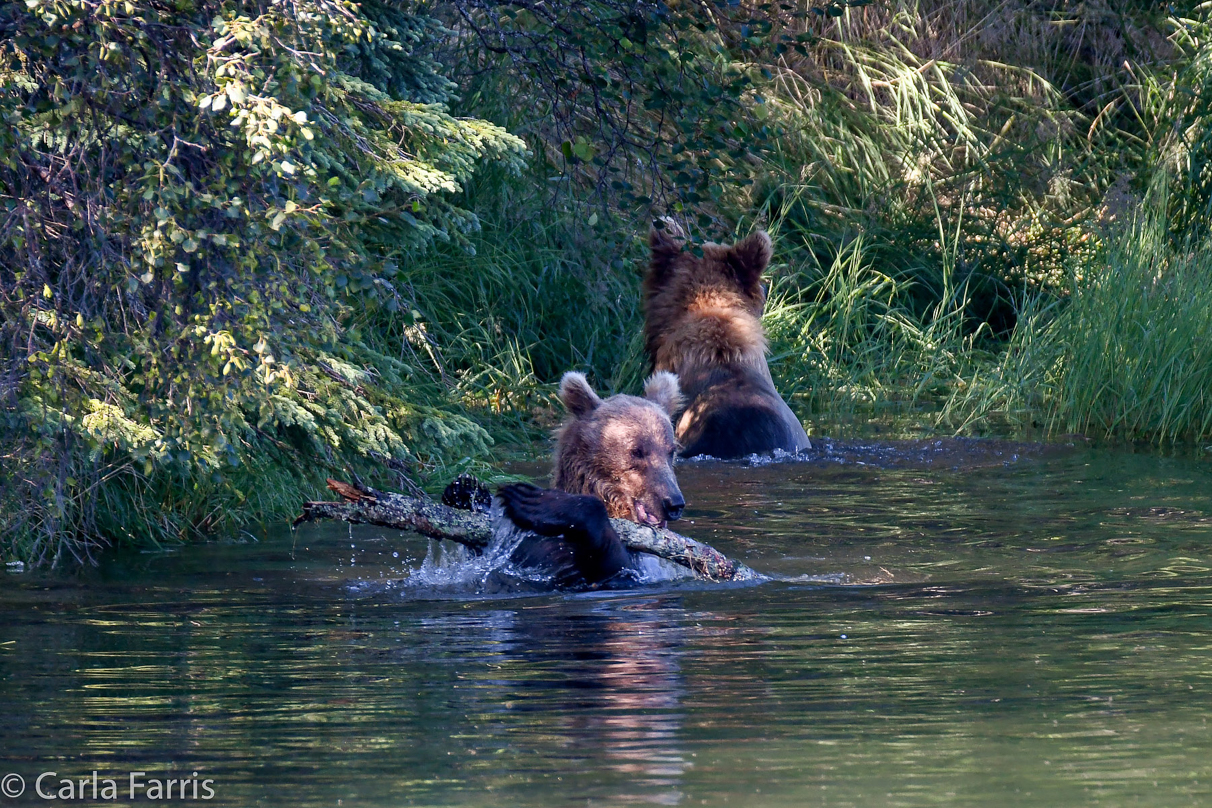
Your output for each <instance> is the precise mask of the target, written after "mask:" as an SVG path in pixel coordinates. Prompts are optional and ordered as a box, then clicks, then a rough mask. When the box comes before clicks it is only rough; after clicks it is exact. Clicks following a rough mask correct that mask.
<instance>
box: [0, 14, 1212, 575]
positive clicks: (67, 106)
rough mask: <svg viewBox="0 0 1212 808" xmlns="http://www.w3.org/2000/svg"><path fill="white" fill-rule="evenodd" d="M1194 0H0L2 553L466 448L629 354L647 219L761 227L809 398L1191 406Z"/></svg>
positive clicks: (979, 418) (1027, 420)
mask: <svg viewBox="0 0 1212 808" xmlns="http://www.w3.org/2000/svg"><path fill="white" fill-rule="evenodd" d="M1206 13H1207V9H1206V8H1205V7H1204V6H1186V7H1177V6H1173V5H1172V6H1164V7H1163V6H1160V5H1153V4H1142V3H1137V2H1128V0H1119V1H1118V2H1113V1H1112V0H1098V1H1097V2H1085V3H1080V4H1078V3H1069V2H1064V1H1063V0H1055V1H1054V2H1053V1H1050V2H1038V1H1028V0H1015V1H1014V2H1007V1H1006V0H918V1H917V2H914V1H913V0H888V2H880V3H877V2H870V3H869V2H866V1H865V0H858V2H854V0H847V2H834V1H833V0H830V1H829V2H817V3H804V2H802V1H801V2H798V3H792V2H787V3H749V2H746V3H714V2H710V1H708V2H695V3H681V2H676V3H675V2H669V3H649V2H634V1H632V0H627V1H625V0H592V2H556V3H543V4H528V3H514V2H511V3H500V2H495V0H454V2H449V3H441V4H433V5H425V4H416V3H411V2H389V0H367V1H366V2H363V3H360V4H354V3H350V2H342V1H341V0H296V2H294V3H291V4H285V3H279V2H276V1H275V0H262V1H261V2H249V3H244V2H218V0H181V2H175V3H164V2H161V1H160V0H124V2H113V1H112V0H27V2H25V3H21V4H11V3H10V4H5V5H4V6H3V8H0V53H2V54H3V60H2V61H0V115H2V117H3V124H2V125H0V203H2V205H3V210H0V345H2V346H3V347H2V349H0V350H2V352H3V353H2V362H3V364H2V366H0V408H2V409H0V431H2V440H0V469H2V470H0V536H2V538H0V555H3V557H4V558H5V559H21V560H25V561H28V562H33V563H36V564H37V563H43V564H45V563H54V562H59V561H67V560H71V559H80V560H84V559H88V558H90V557H92V554H93V553H94V552H95V551H96V549H97V548H98V547H100V546H102V545H104V544H106V543H130V544H154V543H163V542H172V541H178V540H180V539H182V538H189V537H192V536H197V535H203V534H207V533H212V532H216V531H229V532H230V531H233V530H236V529H239V528H241V527H242V526H248V525H253V524H257V523H260V522H263V521H265V520H276V519H281V518H285V517H286V516H288V515H292V514H293V513H294V512H296V511H297V508H298V506H299V503H300V502H302V501H303V500H305V499H309V498H315V497H317V496H319V495H320V493H321V492H322V484H323V479H324V477H326V476H330V475H331V476H343V475H344V474H345V473H346V472H349V471H352V472H353V473H354V474H358V475H362V476H364V477H366V478H367V480H368V482H371V483H372V484H373V483H376V482H377V483H378V484H379V485H381V486H383V487H385V488H396V489H406V490H412V487H414V486H421V487H423V488H428V489H430V490H433V489H434V488H435V487H440V486H441V484H443V483H444V482H445V481H447V480H448V479H449V478H450V477H452V476H453V475H454V474H455V473H457V472H458V471H460V470H464V469H467V468H473V469H478V470H480V471H485V470H487V469H489V467H490V465H491V463H492V462H493V459H494V457H497V456H499V454H498V452H499V447H500V446H501V445H502V444H512V443H519V442H523V441H526V440H530V439H533V438H534V437H536V436H538V435H540V434H542V430H543V429H545V428H547V427H548V426H550V424H551V423H552V421H553V419H554V418H555V417H556V415H555V410H554V408H553V406H552V400H551V397H550V393H551V389H552V388H551V384H552V383H553V382H555V381H556V380H558V378H559V376H560V374H561V373H562V372H563V371H565V370H568V369H571V368H578V369H582V370H586V371H588V372H589V373H590V374H591V375H592V376H593V377H595V382H596V383H598V384H599V385H601V386H602V387H604V388H606V389H607V390H615V391H618V390H634V389H637V388H638V384H639V381H640V379H641V378H642V376H643V374H644V371H645V363H644V360H643V357H642V355H641V342H640V340H639V334H640V327H641V323H642V310H641V300H640V297H639V278H640V273H641V271H642V266H643V261H644V257H645V250H644V235H645V234H646V231H647V229H648V226H649V222H650V221H651V219H652V218H653V217H654V216H658V215H673V216H675V217H678V218H679V219H680V220H682V222H683V223H684V225H685V226H686V228H687V229H688V230H689V231H690V232H691V233H692V234H693V236H694V238H696V239H699V240H712V239H720V240H723V239H730V238H732V237H734V236H735V235H736V234H743V233H744V232H746V231H748V230H749V229H751V228H752V227H755V226H762V227H765V228H767V229H768V230H770V231H771V233H772V235H774V237H775V242H776V251H777V252H776V262H775V266H774V268H773V277H772V284H771V299H770V305H769V307H768V313H767V317H766V324H767V329H768V332H769V335H770V338H771V357H772V358H771V368H772V371H773V372H774V373H775V375H776V377H777V381H778V384H779V386H780V389H781V390H783V391H784V393H785V395H786V396H787V397H788V398H789V401H790V403H791V404H792V406H793V408H794V409H796V411H797V412H798V414H799V415H800V416H801V417H802V418H803V419H804V420H805V422H806V423H808V424H809V425H811V426H813V427H814V429H815V431H816V432H817V433H820V432H821V431H822V430H825V431H833V430H836V429H838V428H839V426H838V425H839V424H843V423H846V424H852V425H853V424H862V423H867V422H871V421H881V422H884V421H887V422H890V423H895V424H897V425H898V426H897V428H898V429H902V430H905V429H910V430H914V431H915V432H917V433H921V432H923V431H924V432H946V433H951V432H964V433H971V434H982V433H1013V432H1016V431H1020V430H1024V429H1033V430H1036V431H1037V432H1044V433H1051V434H1061V433H1070V432H1082V433H1085V434H1089V435H1092V436H1098V437H1104V436H1107V437H1112V438H1116V439H1125V440H1144V441H1152V442H1158V443H1165V442H1179V443H1182V442H1192V441H1204V440H1206V439H1208V438H1209V437H1212V347H1209V346H1212V333H1210V332H1212V282H1210V281H1209V278H1210V277H1212V275H1210V270H1212V255H1210V254H1209V247H1208V232H1207V227H1208V220H1209V207H1210V206H1212V181H1210V180H1209V176H1210V174H1209V171H1210V170H1212V169H1210V168H1209V166H1210V165H1212V161H1210V160H1209V155H1210V154H1212V133H1210V131H1209V126H1208V111H1209V110H1208V108H1207V107H1208V104H1209V101H1208V99H1209V98H1212V87H1210V86H1209V83H1210V82H1212V68H1210V67H1209V65H1212V48H1210V47H1209V43H1208V40H1207V36H1208V33H1209V29H1208V26H1207V23H1206V19H1205V18H1206ZM494 445H495V446H496V447H498V448H496V449H494Z"/></svg>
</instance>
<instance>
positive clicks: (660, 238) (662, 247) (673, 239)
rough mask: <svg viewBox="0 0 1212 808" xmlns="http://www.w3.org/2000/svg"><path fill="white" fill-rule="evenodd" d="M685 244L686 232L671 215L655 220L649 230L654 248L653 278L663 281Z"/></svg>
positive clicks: (649, 239)
mask: <svg viewBox="0 0 1212 808" xmlns="http://www.w3.org/2000/svg"><path fill="white" fill-rule="evenodd" d="M685 245H686V233H685V232H684V231H683V230H682V228H681V226H679V225H678V223H677V222H675V221H674V220H673V219H670V218H669V217H665V218H663V219H657V220H656V221H654V222H653V223H652V229H651V230H650V231H648V246H649V247H651V248H652V264H651V269H650V270H649V276H650V277H651V278H652V279H653V280H657V281H663V280H664V279H665V278H666V277H667V276H668V275H669V271H670V270H671V269H673V265H674V263H675V262H676V261H677V260H678V256H679V255H681V254H682V248H683V247H684V246H685Z"/></svg>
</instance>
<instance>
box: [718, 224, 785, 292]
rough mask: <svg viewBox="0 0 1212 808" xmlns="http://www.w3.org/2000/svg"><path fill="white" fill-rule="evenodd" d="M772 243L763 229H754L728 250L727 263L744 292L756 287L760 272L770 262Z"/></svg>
mask: <svg viewBox="0 0 1212 808" xmlns="http://www.w3.org/2000/svg"><path fill="white" fill-rule="evenodd" d="M773 253H774V245H773V244H771V243H770V236H768V235H766V231H765V230H756V231H754V232H753V234H752V235H750V236H748V237H747V238H744V239H742V240H741V241H738V242H737V243H736V244H733V245H732V247H731V249H729V250H728V265H729V266H730V267H731V268H732V271H733V273H735V274H736V279H737V283H739V284H740V286H741V288H742V289H744V290H745V291H746V292H751V291H753V290H755V289H756V288H757V287H758V284H759V283H760V281H761V277H762V273H763V272H765V271H766V267H767V266H768V265H769V264H770V256H771V255H773Z"/></svg>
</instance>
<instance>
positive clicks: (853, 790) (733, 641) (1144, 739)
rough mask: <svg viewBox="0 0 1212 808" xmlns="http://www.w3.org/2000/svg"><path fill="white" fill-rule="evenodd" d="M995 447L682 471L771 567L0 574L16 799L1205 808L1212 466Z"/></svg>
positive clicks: (274, 546)
mask: <svg viewBox="0 0 1212 808" xmlns="http://www.w3.org/2000/svg"><path fill="white" fill-rule="evenodd" d="M974 446H975V447H976V448H975V449H973V447H974ZM982 446H984V445H972V446H969V447H968V449H971V450H972V451H966V452H964V451H961V452H959V453H958V455H956V456H952V453H949V452H950V450H947V451H942V452H941V454H936V455H931V454H930V453H929V452H918V453H917V454H916V455H915V454H914V453H913V452H908V451H902V450H900V449H897V450H894V451H889V452H886V453H885V456H883V457H881V456H879V454H878V453H870V452H869V453H868V454H866V455H864V454H863V452H861V451H855V452H851V453H850V454H847V453H846V451H840V452H839V453H838V455H837V457H838V458H840V462H824V463H816V464H775V465H767V466H761V467H747V466H744V465H720V464H695V463H690V464H683V465H681V466H679V469H678V474H679V479H680V481H681V484H682V489H683V491H684V492H685V494H686V497H687V500H688V501H689V506H688V508H687V518H686V519H684V520H683V521H682V522H680V523H679V527H680V529H681V530H682V531H683V532H685V533H687V534H689V535H693V536H695V537H698V538H701V539H704V540H706V541H708V542H710V543H712V544H714V545H715V546H717V547H718V548H720V549H721V550H723V551H725V552H727V553H729V554H731V555H734V556H736V557H738V558H740V559H742V560H744V561H745V562H746V563H747V564H749V565H751V566H753V567H754V568H756V569H758V570H760V571H762V572H766V573H769V574H771V575H774V576H777V578H778V580H775V581H772V582H769V583H764V584H760V585H754V586H722V585H706V584H701V583H696V582H681V583H678V582H674V583H666V584H661V585H658V586H653V587H648V588H644V589H640V590H636V591H630V592H609V593H582V594H574V595H564V594H534V593H525V592H521V591H511V590H510V589H509V588H508V587H497V588H495V589H491V588H490V589H488V590H480V589H477V585H476V583H475V582H474V580H471V579H470V578H468V577H467V576H463V577H460V575H459V570H460V569H462V567H461V566H460V564H459V563H453V564H452V563H446V564H445V565H444V564H443V563H442V558H441V554H438V555H437V556H435V557H432V558H431V559H430V561H429V564H428V566H427V567H426V568H425V573H424V574H423V575H421V576H419V577H420V578H421V579H423V582H418V581H417V580H414V581H413V582H412V583H411V584H410V583H407V582H404V583H399V582H397V583H392V584H389V583H387V582H388V581H390V580H392V579H396V578H399V577H400V576H402V575H403V574H404V573H405V571H406V570H407V569H408V568H409V567H410V566H411V567H416V566H417V565H419V564H420V563H421V561H422V559H423V558H424V556H425V555H426V552H427V550H428V548H427V546H426V544H425V543H424V542H421V541H420V540H418V539H417V538H415V537H402V536H400V535H398V534H389V533H387V532H385V531H382V530H378V529H354V530H352V531H351V530H349V529H347V528H346V527H345V526H343V525H342V526H335V525H322V526H310V527H307V528H304V529H302V530H300V532H299V533H297V534H295V535H293V536H292V535H291V534H290V533H289V532H287V531H285V530H283V531H282V532H281V533H279V534H277V535H273V536H271V537H269V538H268V539H266V540H263V541H262V542H260V543H255V544H212V545H207V546H198V547H190V548H185V549H181V550H179V551H177V552H173V553H165V554H156V555H150V554H124V555H114V556H111V557H109V558H107V559H106V561H105V563H104V565H103V566H102V568H101V569H99V570H95V571H86V572H84V573H83V574H80V575H78V576H62V575H57V576H44V575H34V574H30V573H26V574H22V575H7V576H4V577H0V776H3V775H4V774H5V773H8V772H14V773H19V774H21V775H22V776H23V777H24V778H25V780H26V781H27V783H28V790H27V792H26V795H25V796H24V797H22V798H21V799H18V800H15V801H13V800H4V799H2V798H0V804H7V803H12V804H35V803H38V804H42V803H44V801H43V800H40V799H37V798H36V797H32V792H33V789H34V784H33V780H34V778H35V777H36V776H37V775H38V774H39V773H42V772H45V771H54V772H58V773H59V776H60V777H85V776H88V775H90V774H91V772H92V771H93V770H97V771H98V772H99V777H100V778H102V779H104V778H106V777H110V778H115V779H116V780H118V781H119V783H120V785H121V788H122V793H123V795H124V796H125V793H126V792H125V789H126V786H127V779H126V778H127V773H128V772H129V771H131V770H136V771H146V772H147V773H148V774H147V775H145V779H146V778H152V777H160V778H167V777H188V776H190V775H191V773H193V772H198V773H199V775H198V779H202V778H203V777H205V778H208V779H210V780H213V781H214V782H213V784H212V785H211V788H212V789H213V790H214V794H215V796H214V798H213V799H212V800H211V801H210V802H209V804H216V805H232V806H251V805H266V806H301V807H306V806H336V805H345V806H402V805H472V806H500V805H527V806H531V805H534V806H546V805H570V804H579V805H624V804H659V805H686V806H689V805H701V804H706V805H746V806H755V805H756V806H783V805H786V806H792V805H795V806H801V805H806V804H821V805H854V806H871V805H956V806H969V805H978V804H979V805H1079V804H1080V805H1095V804H1101V805H1116V806H1126V805H1158V806H1175V805H1207V804H1209V802H1212V730H1210V728H1209V724H1208V720H1209V717H1210V716H1212V575H1210V574H1209V570H1210V569H1212V461H1210V460H1209V459H1207V457H1206V456H1201V457H1193V458H1165V457H1158V456H1156V455H1150V454H1130V453H1127V452H1124V451H1110V450H1086V449H1075V450H1072V451H1050V452H1027V453H1022V452H1018V451H1015V450H1014V447H1010V446H1001V447H995V448H993V449H988V450H985V449H983V448H981V447H982ZM999 451H1000V452H1002V453H1001V454H997V452H999ZM866 461H870V462H872V463H879V464H882V465H883V466H885V467H883V468H880V467H875V466H872V465H865V466H864V465H860V462H866ZM953 461H954V462H953ZM887 466H892V467H887ZM953 466H958V468H953ZM351 545H352V546H351ZM451 552H452V553H453V551H451ZM393 553H395V554H398V557H393ZM453 560H454V559H453V558H451V559H448V562H450V561H453ZM443 575H446V576H447V578H446V579H445V580H444V579H443V578H442V576H443ZM57 787H58V786H57V784H56V788H57ZM44 788H46V786H45V785H44ZM185 801H186V802H188V801H190V800H185ZM153 802H154V801H153ZM173 802H174V804H179V803H180V802H182V800H174V801H173ZM193 802H201V800H194V801H193Z"/></svg>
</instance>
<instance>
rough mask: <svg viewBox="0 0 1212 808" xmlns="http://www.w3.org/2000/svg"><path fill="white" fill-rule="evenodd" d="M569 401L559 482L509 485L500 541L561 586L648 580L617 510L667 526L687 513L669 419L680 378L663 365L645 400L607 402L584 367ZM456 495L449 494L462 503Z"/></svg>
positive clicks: (503, 493)
mask: <svg viewBox="0 0 1212 808" xmlns="http://www.w3.org/2000/svg"><path fill="white" fill-rule="evenodd" d="M560 399H561V401H563V403H564V406H565V407H566V408H567V410H568V418H567V420H566V421H565V422H564V425H563V426H562V427H561V428H560V431H559V433H558V436H557V440H556V452H555V464H554V469H553V474H552V483H553V486H554V487H553V488H551V489H542V488H538V487H536V486H533V485H529V484H516V485H507V486H505V487H503V488H502V489H501V490H500V491H499V492H498V501H499V503H500V508H499V509H497V510H496V511H494V531H493V532H494V539H495V541H494V544H495V545H496V546H497V547H499V546H501V545H504V544H509V545H510V549H509V550H508V553H509V556H508V558H509V562H510V563H511V564H513V565H515V566H517V567H520V568H524V569H529V570H539V571H541V572H542V573H543V574H544V576H545V577H547V579H548V580H549V581H550V582H551V583H553V584H554V585H555V586H557V587H560V588H583V587H589V586H603V585H605V586H619V585H627V584H629V583H634V582H636V581H638V580H643V579H644V578H645V574H644V573H645V569H644V568H645V566H646V565H645V564H644V563H643V562H641V561H640V560H639V559H637V558H636V556H635V555H634V554H632V553H631V552H630V551H628V550H627V549H626V548H625V547H624V546H623V544H622V542H621V541H620V540H619V536H618V534H617V533H616V532H615V530H614V528H613V527H612V526H611V524H610V517H614V518H618V519H630V520H632V521H634V522H638V523H640V524H645V525H651V526H654V527H661V526H664V525H665V524H667V523H668V522H670V521H673V520H675V519H678V518H679V517H680V516H681V515H682V509H683V508H684V507H685V505H686V500H685V499H684V498H683V497H682V492H681V490H680V489H679V488H678V482H677V478H676V477H675V476H674V473H673V458H674V454H675V452H676V451H677V444H676V442H675V440H674V436H673V423H672V421H671V420H670V418H671V417H672V416H673V415H674V414H675V413H676V412H677V410H678V408H679V407H680V406H681V393H680V392H679V389H678V381H677V378H676V377H675V376H674V375H673V374H671V373H655V374H653V376H652V377H651V378H650V379H649V380H648V382H647V383H646V384H645V386H644V397H643V398H640V397H638V396H629V395H622V394H620V395H614V396H610V397H609V398H607V399H605V400H603V399H602V398H600V397H599V396H598V395H597V394H596V393H595V392H594V391H593V388H591V387H590V386H589V383H588V381H586V379H585V376H584V375H583V374H580V373H566V374H565V375H564V378H563V379H562V380H561V382H560ZM453 485H455V484H453V483H452V486H453ZM448 493H450V494H452V496H450V497H449V498H448V497H447V496H445V495H444V497H443V498H444V500H448V501H454V500H455V499H456V497H455V496H454V495H453V494H454V493H455V492H452V491H450V489H448Z"/></svg>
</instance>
